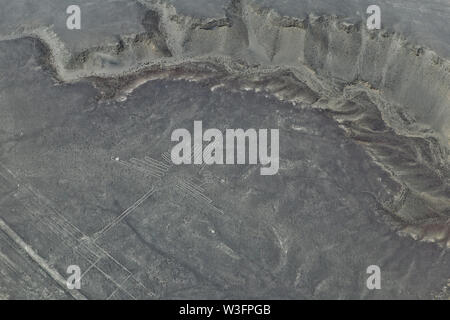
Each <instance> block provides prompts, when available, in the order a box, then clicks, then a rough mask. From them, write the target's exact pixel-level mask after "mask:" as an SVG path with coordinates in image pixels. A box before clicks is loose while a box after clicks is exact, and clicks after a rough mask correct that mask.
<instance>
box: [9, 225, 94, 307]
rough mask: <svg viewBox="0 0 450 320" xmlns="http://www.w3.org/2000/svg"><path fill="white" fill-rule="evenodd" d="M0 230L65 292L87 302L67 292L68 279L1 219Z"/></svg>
mask: <svg viewBox="0 0 450 320" xmlns="http://www.w3.org/2000/svg"><path fill="white" fill-rule="evenodd" d="M0 229H1V230H2V231H3V232H5V233H6V234H7V235H8V236H9V237H10V238H11V239H12V240H13V241H14V242H15V243H16V244H17V245H18V246H19V247H20V248H21V249H23V250H24V251H25V253H26V254H27V255H28V256H29V257H30V258H31V259H32V260H33V261H34V262H36V263H37V264H38V265H39V267H41V269H43V270H44V271H45V272H46V273H47V274H48V275H49V276H50V277H51V278H52V279H53V280H55V281H56V282H57V283H58V284H59V285H60V286H61V287H62V288H63V290H64V291H65V292H67V293H69V294H70V295H71V296H72V297H73V298H74V299H76V300H87V298H86V297H85V296H84V295H83V294H81V293H80V292H79V291H75V290H67V287H66V279H65V278H64V277H63V276H61V275H60V274H59V272H58V271H57V270H55V269H53V268H52V267H51V266H50V265H49V264H48V263H47V261H45V259H43V258H42V257H41V256H39V255H38V254H37V253H36V251H34V250H33V249H32V248H31V247H30V246H29V245H28V244H26V243H25V242H24V241H23V240H22V238H20V236H19V235H18V234H17V233H15V232H14V230H12V229H11V228H10V227H9V226H8V225H7V224H6V223H5V221H3V219H2V218H0Z"/></svg>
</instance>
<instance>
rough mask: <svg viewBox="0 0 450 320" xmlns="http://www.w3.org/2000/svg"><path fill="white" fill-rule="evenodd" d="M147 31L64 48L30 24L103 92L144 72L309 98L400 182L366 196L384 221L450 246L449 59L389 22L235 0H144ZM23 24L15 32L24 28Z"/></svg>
mask: <svg viewBox="0 0 450 320" xmlns="http://www.w3.org/2000/svg"><path fill="white" fill-rule="evenodd" d="M140 5H141V9H142V12H145V14H143V18H142V26H143V28H144V30H145V32H142V33H139V34H134V35H133V34H132V35H124V36H122V37H121V39H120V41H118V42H117V43H114V44H111V45H110V46H101V47H93V48H89V49H86V50H83V51H81V52H70V51H69V50H68V49H67V48H66V47H65V45H64V43H63V42H62V41H60V40H59V38H58V36H57V35H56V34H55V33H53V32H52V31H51V30H50V29H48V28H37V29H34V30H30V31H28V36H34V37H38V38H39V39H40V40H41V41H42V42H43V43H44V45H45V46H46V48H47V51H48V55H47V57H48V65H49V66H51V67H52V68H53V70H54V73H55V76H56V77H57V78H58V79H59V80H60V81H62V82H74V81H78V80H80V79H86V78H88V79H91V80H92V81H94V82H95V83H96V85H97V87H98V88H99V90H100V92H101V95H102V97H103V99H111V98H115V99H119V100H125V99H126V97H127V95H129V94H131V93H132V92H133V90H134V89H135V88H137V87H139V86H140V85H142V84H143V83H146V82H147V81H150V80H152V79H164V78H168V77H170V78H171V79H173V78H175V79H186V80H191V81H199V82H204V83H206V84H207V85H209V86H210V87H211V88H212V90H216V89H218V88H221V87H223V88H224V89H226V90H247V91H248V90H252V91H255V92H263V93H264V94H266V95H272V96H275V97H276V98H277V99H280V100H283V101H289V102H291V103H292V104H293V108H318V109H322V110H324V111H326V112H327V113H328V114H329V115H330V117H332V118H333V119H335V121H337V122H338V123H339V124H340V126H341V127H342V128H343V129H344V130H345V131H346V132H347V134H348V135H349V136H350V137H351V138H352V139H354V140H355V141H358V143H360V144H361V145H362V146H363V147H364V148H365V149H366V150H367V152H368V153H369V154H370V155H371V156H372V157H373V159H374V161H376V163H378V164H379V165H380V166H381V167H382V168H384V169H385V170H386V171H388V172H389V173H390V174H391V176H392V179H393V181H395V182H396V183H397V184H398V185H397V186H396V187H395V188H393V189H392V190H391V191H390V197H386V196H385V197H383V198H380V196H378V195H373V196H374V197H375V198H376V199H377V201H379V203H380V206H381V207H382V208H383V210H384V211H385V218H386V221H387V222H388V223H389V224H390V225H392V226H393V227H395V228H396V229H398V230H399V233H401V234H408V235H411V236H412V237H414V238H415V239H422V240H426V241H433V242H437V243H439V244H440V245H442V246H444V247H449V246H450V242H449V241H450V239H449V219H450V187H449V177H450V175H449V156H448V147H449V139H450V63H449V61H447V60H445V59H443V58H440V57H439V56H438V55H437V54H435V53H434V52H433V51H431V50H429V49H427V48H424V47H420V46H417V45H413V44H410V43H408V42H407V41H406V40H405V39H404V38H403V37H402V36H401V35H398V34H395V33H391V32H388V31H383V30H380V31H368V30H367V29H366V27H365V26H363V25H361V24H358V23H357V24H352V23H349V22H346V21H345V20H343V19H341V18H338V17H334V16H314V15H310V16H309V17H308V18H306V19H297V18H294V17H285V16H281V15H279V14H278V13H277V12H275V11H274V10H269V9H262V8H259V7H258V6H256V5H255V4H254V3H252V2H249V1H233V2H232V3H231V5H230V6H229V7H228V8H227V10H226V15H225V17H223V18H216V19H213V18H211V19H209V18H201V19H200V18H193V17H189V16H183V15H180V14H177V12H176V10H175V8H174V7H172V6H170V5H168V4H166V3H163V2H156V3H155V2H144V1H143V2H142V3H141V4H140ZM25 34H27V32H25V33H24V35H25Z"/></svg>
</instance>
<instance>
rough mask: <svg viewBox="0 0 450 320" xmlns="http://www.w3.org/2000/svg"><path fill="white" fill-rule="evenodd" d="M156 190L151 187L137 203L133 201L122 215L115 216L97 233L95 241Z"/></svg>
mask: <svg viewBox="0 0 450 320" xmlns="http://www.w3.org/2000/svg"><path fill="white" fill-rule="evenodd" d="M154 192H155V188H153V187H152V188H151V189H150V190H149V191H148V192H147V193H146V194H144V195H143V196H142V197H141V198H139V199H138V200H137V201H136V202H135V203H133V204H132V205H131V206H130V207H129V208H128V209H126V210H125V211H124V212H123V213H122V214H121V215H119V216H118V217H117V218H115V219H114V220H113V221H112V222H111V223H110V224H108V225H107V226H105V227H104V228H103V229H102V230H100V231H99V232H97V233H96V235H95V236H94V241H97V240H98V239H99V238H100V237H102V236H103V235H104V234H105V233H106V232H108V231H109V230H110V229H111V228H112V227H114V226H115V225H116V224H118V223H119V222H120V221H122V220H123V219H125V218H126V217H127V216H128V215H129V214H130V213H132V212H133V211H134V210H136V209H137V208H138V207H139V206H140V205H141V204H142V203H143V202H144V201H145V200H147V199H148V198H150V196H151V195H152V194H153V193H154Z"/></svg>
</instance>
